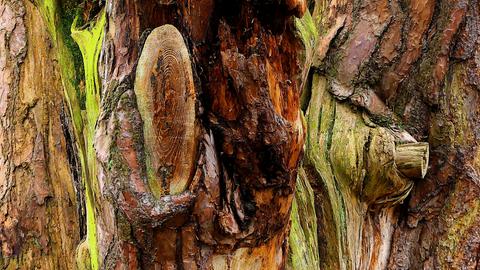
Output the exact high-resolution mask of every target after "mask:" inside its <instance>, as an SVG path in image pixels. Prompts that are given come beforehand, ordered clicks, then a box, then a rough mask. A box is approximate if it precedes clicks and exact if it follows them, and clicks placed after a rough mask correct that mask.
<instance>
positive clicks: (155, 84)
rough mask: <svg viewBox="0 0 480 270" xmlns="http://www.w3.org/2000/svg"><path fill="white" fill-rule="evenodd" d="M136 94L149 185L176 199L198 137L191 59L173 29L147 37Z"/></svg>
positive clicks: (162, 29) (184, 185) (189, 172)
mask: <svg viewBox="0 0 480 270" xmlns="http://www.w3.org/2000/svg"><path fill="white" fill-rule="evenodd" d="M135 94H136V96H137V101H138V109H139V111H140V114H141V117H142V120H143V123H144V131H143V133H144V137H145V150H146V165H147V175H148V179H149V183H150V184H151V186H152V185H153V186H157V187H158V186H160V190H159V191H157V195H162V194H178V193H180V192H182V191H184V190H185V189H186V188H187V186H188V184H189V180H190V179H191V176H192V174H193V171H194V166H195V157H196V148H197V138H196V134H195V125H196V124H195V88H194V83H193V75H192V67H191V62H190V56H189V53H188V50H187V47H186V45H185V42H184V40H183V37H182V35H181V34H180V32H179V31H178V30H177V29H176V28H175V27H174V26H172V25H162V26H160V27H158V28H156V29H154V30H153V31H152V32H151V33H150V35H149V36H148V37H147V40H146V41H145V45H144V48H143V50H142V53H141V56H140V59H139V61H138V66H137V70H136V78H135ZM152 190H155V188H153V187H152Z"/></svg>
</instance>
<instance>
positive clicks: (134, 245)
mask: <svg viewBox="0 0 480 270" xmlns="http://www.w3.org/2000/svg"><path fill="white" fill-rule="evenodd" d="M106 7H107V10H106V12H107V18H108V20H107V28H106V29H107V30H106V33H105V37H106V39H105V42H104V45H103V51H102V57H101V60H100V64H101V71H100V74H101V76H102V77H103V78H102V79H103V82H104V83H103V87H102V95H101V96H102V100H101V105H100V111H101V113H100V116H99V122H98V130H97V132H96V141H95V148H96V151H97V157H98V160H99V162H100V163H99V164H100V174H99V175H100V177H99V185H100V193H101V195H98V196H99V198H100V200H104V204H102V207H98V209H97V210H98V211H97V213H96V220H97V222H96V224H97V229H98V235H99V239H98V242H97V243H98V248H99V250H98V252H99V253H98V258H99V259H98V261H99V264H100V267H106V268H114V267H115V268H121V269H124V268H125V269H127V268H132V267H133V268H135V267H142V268H146V269H150V268H154V267H157V268H165V269H181V268H185V269H196V268H197V267H198V268H213V269H227V268H233V269H240V268H250V269H275V268H282V267H284V265H285V262H286V257H287V251H288V244H287V240H286V238H287V237H288V228H289V226H288V225H289V217H290V207H291V202H292V199H293V192H294V187H295V180H296V171H297V166H298V163H299V159H300V156H301V149H302V145H303V126H302V121H301V120H300V119H301V118H300V115H299V109H298V108H299V94H300V91H299V88H298V86H297V83H298V82H299V78H298V76H299V71H300V69H299V62H298V61H297V53H298V51H299V50H300V48H301V46H300V43H299V42H298V40H297V38H296V37H295V34H294V25H293V20H292V14H301V13H302V12H303V11H304V9H305V6H304V3H303V1H287V2H281V3H276V2H272V3H261V2H256V1H253V2H248V1H234V2H227V1H202V2H188V1H187V2H174V3H170V2H168V3H163V2H160V3H159V2H158V1H144V2H142V3H138V2H134V1H111V2H107V3H106ZM265 10H270V11H273V13H272V16H271V17H270V13H269V15H268V16H260V15H261V14H263V13H262V12H263V11H265ZM273 15H275V17H274V16H273ZM166 24H170V25H171V26H165V25H166ZM159 26H161V27H160V28H157V27H159ZM152 29H153V31H152ZM177 29H178V30H177ZM177 31H178V32H177ZM162 35H163V37H167V38H166V39H165V38H163V39H162V42H163V43H159V42H156V40H158V39H159V38H161V37H162ZM183 40H184V41H183ZM183 42H185V44H186V48H185V49H182V47H183V46H184V45H182V44H181V43H183ZM173 43H176V45H175V46H173V45H172V44H173ZM187 50H188V55H186V53H187ZM139 58H140V61H138V59H139ZM143 59H144V60H143ZM190 65H191V66H190ZM190 69H192V72H190V71H189V70H190ZM169 70H178V71H177V72H176V73H174V74H169ZM173 76H175V77H173ZM162 78H165V79H168V80H164V79H162ZM193 82H194V85H191V84H192V83H193ZM193 87H194V92H193V93H192V90H193ZM134 93H135V94H136V95H134ZM182 96H184V98H180V97H182ZM148 102H152V105H153V106H152V105H148V104H149V103H148ZM192 102H195V104H194V105H195V108H194V112H193V113H194V114H193V115H192V112H191V111H190V110H191V109H192V107H191V106H192ZM182 108H183V109H182ZM193 116H194V117H195V123H196V124H195V123H194V122H192V117H193ZM175 121H182V122H181V123H178V124H176V125H173V123H175ZM182 125H183V127H182ZM195 125H197V127H195ZM150 129H151V130H152V131H153V132H151V131H150ZM142 130H143V132H142ZM182 140H183V142H185V143H187V144H183V145H182ZM195 141H197V142H198V143H195ZM172 142H173V143H172ZM197 144H198V145H197ZM196 145H197V146H196ZM148 149H151V150H148ZM196 149H197V150H196ZM145 150H147V151H145ZM163 151H174V153H175V154H177V155H179V156H180V157H181V158H182V159H183V160H184V161H180V160H176V161H175V163H172V160H170V159H173V157H174V156H173V155H166V154H163ZM151 152H156V153H157V154H158V156H155V158H154V159H152V156H153V155H152V156H150V157H149V156H148V155H149V153H151ZM196 153H197V154H196ZM191 158H194V162H195V163H194V166H193V168H192V170H191V173H189V170H190V169H187V170H181V173H176V170H177V169H176V168H175V166H184V165H185V166H186V167H192V166H191V163H189V162H191ZM149 159H150V160H151V161H149ZM150 163H151V164H150ZM162 163H163V164H162ZM182 163H183V165H182ZM148 179H150V181H148ZM169 181H170V182H169ZM175 182H181V183H184V184H181V185H178V186H177V188H175V189H172V183H175ZM168 183H170V186H169V187H170V188H169V187H168ZM185 183H186V184H187V185H185ZM188 183H190V184H188ZM159 189H160V192H158V190H159ZM169 189H170V190H169ZM106 198H109V199H108V200H106V201H105V199H106ZM97 205H100V204H97Z"/></svg>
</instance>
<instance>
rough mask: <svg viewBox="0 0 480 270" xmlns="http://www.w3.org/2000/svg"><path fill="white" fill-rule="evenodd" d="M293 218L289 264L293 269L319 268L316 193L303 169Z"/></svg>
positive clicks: (293, 205)
mask: <svg viewBox="0 0 480 270" xmlns="http://www.w3.org/2000/svg"><path fill="white" fill-rule="evenodd" d="M291 220H292V226H291V231H290V238H289V244H290V250H291V251H290V253H289V266H290V267H291V268H292V269H319V267H320V260H319V254H318V241H317V216H316V214H315V204H314V194H313V189H312V188H311V186H310V184H309V182H308V179H307V177H306V174H305V172H304V170H303V169H300V170H299V176H298V179H297V185H296V192H295V199H294V200H293V204H292V213H291Z"/></svg>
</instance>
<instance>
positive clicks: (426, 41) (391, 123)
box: [290, 0, 480, 269]
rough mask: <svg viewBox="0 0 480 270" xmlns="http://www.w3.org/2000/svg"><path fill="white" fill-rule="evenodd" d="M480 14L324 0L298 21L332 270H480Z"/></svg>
mask: <svg viewBox="0 0 480 270" xmlns="http://www.w3.org/2000/svg"><path fill="white" fill-rule="evenodd" d="M478 10H479V2H478V1H476V0H471V1H386V0H385V1H384V0H379V1H321V0H319V1H315V3H310V11H311V13H312V17H310V15H309V14H307V15H306V16H304V17H303V18H302V20H301V21H299V22H298V24H299V26H300V27H299V29H300V32H301V36H302V38H303V41H304V43H305V44H306V49H307V51H306V53H305V57H304V60H305V61H304V62H305V65H304V66H305V68H304V72H303V73H304V74H305V75H304V78H305V79H306V81H305V82H304V87H305V88H304V89H305V91H304V93H303V97H302V106H303V109H304V112H305V117H306V119H307V140H306V153H305V159H304V161H303V170H304V171H305V177H306V178H307V179H308V180H309V183H310V184H311V186H312V188H313V191H314V195H312V196H310V197H309V199H310V200H311V201H312V202H314V204H315V211H316V216H317V224H314V225H313V226H310V227H308V228H307V227H303V228H304V229H303V231H302V233H303V234H305V235H308V234H312V235H313V234H316V235H317V237H318V244H319V248H318V251H319V252H318V254H316V253H315V252H313V251H316V249H310V250H311V252H310V253H309V255H310V257H312V258H314V257H319V264H320V268H321V269H477V268H478V260H479V255H478V251H479V247H480V242H479V240H480V238H479V232H480V215H479V213H478V208H479V206H480V199H479V196H478V195H479V191H480V189H479V187H480V186H479V183H480V182H479V177H478V171H479V169H480V163H479V160H480V159H479V158H480V151H479V149H478V147H477V145H478V143H477V141H478V138H479V136H480V133H479V132H478V131H479V130H480V129H479V127H480V118H479V109H478V108H479V106H478V105H479V104H480V99H479V90H480V80H479V78H480V77H479V74H480V68H479V62H478V59H479V57H480V44H479V41H478V34H479V33H480V28H479V26H480V22H479V17H478ZM312 44H313V45H312ZM422 142H428V144H427V143H422ZM429 148H430V149H429ZM429 153H430V154H429ZM429 163H430V164H429ZM427 167H428V173H427V174H426V176H425V173H426V170H427ZM424 176H425V177H424ZM422 178H423V179H422ZM297 196H298V195H297ZM304 196H305V194H304ZM402 202H405V204H403V205H402V204H401V203H402ZM298 211H300V212H301V213H307V212H309V211H310V212H311V211H312V207H304V208H303V209H300V208H299V209H298ZM300 216H301V214H300ZM293 220H294V221H293V222H294V223H293V224H295V216H293ZM292 226H293V225H292ZM315 227H317V228H318V229H317V232H313V231H312V230H313V229H314V228H315ZM292 234H294V235H292V236H295V237H298V233H296V234H295V231H292ZM290 241H291V242H292V238H291V239H290ZM304 243H305V242H304ZM293 245H295V243H292V246H293ZM292 251H293V252H294V251H295V250H294V249H293V248H292ZM299 256H300V254H292V255H291V257H292V258H296V257H299ZM315 263H316V262H315V261H312V263H308V262H304V265H307V266H309V267H315V266H316V267H318V265H316V264H315Z"/></svg>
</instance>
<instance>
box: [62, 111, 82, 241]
mask: <svg viewBox="0 0 480 270" xmlns="http://www.w3.org/2000/svg"><path fill="white" fill-rule="evenodd" d="M60 123H61V126H62V131H63V136H64V138H65V146H66V151H67V158H68V164H69V167H70V173H71V175H72V180H73V187H74V189H75V197H76V200H77V201H76V206H77V215H78V219H79V232H80V239H83V238H84V236H85V235H86V232H87V222H86V209H85V187H84V185H83V184H82V169H81V165H80V162H79V160H78V150H77V148H76V145H75V141H74V135H73V131H72V130H71V129H72V124H71V122H70V116H69V115H67V114H66V112H65V103H63V102H62V106H61V107H60Z"/></svg>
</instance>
